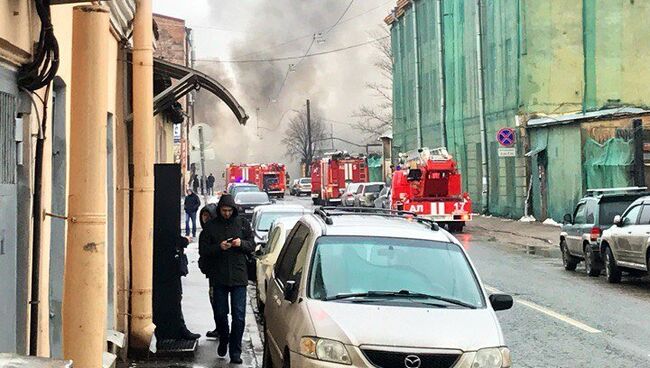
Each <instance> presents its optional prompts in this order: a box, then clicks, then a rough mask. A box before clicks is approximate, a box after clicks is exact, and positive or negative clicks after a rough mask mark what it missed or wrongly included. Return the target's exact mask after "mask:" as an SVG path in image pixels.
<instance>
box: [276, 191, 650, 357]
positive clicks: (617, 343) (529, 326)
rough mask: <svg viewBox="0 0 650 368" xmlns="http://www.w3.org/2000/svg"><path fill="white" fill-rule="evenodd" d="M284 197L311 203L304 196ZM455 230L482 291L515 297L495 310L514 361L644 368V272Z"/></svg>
mask: <svg viewBox="0 0 650 368" xmlns="http://www.w3.org/2000/svg"><path fill="white" fill-rule="evenodd" d="M284 202H287V203H301V204H303V205H304V206H306V207H309V206H311V201H310V200H309V199H308V198H304V197H303V198H294V197H288V198H287V199H285V200H284ZM457 237H458V239H459V240H460V241H461V242H462V243H463V244H464V245H465V247H466V249H467V250H468V252H469V255H470V257H471V259H472V262H474V264H475V266H476V268H477V269H478V272H479V276H480V277H481V278H482V280H483V282H484V283H485V284H486V285H487V286H488V287H489V289H488V291H489V292H496V291H501V292H505V293H508V294H511V295H513V297H514V298H515V305H514V307H513V308H512V309H511V310H508V311H502V312H499V313H498V316H499V320H500V322H501V327H502V329H503V333H504V335H505V338H506V342H507V343H508V345H509V346H510V348H511V350H512V354H513V364H514V366H515V367H617V368H621V367H626V368H627V367H629V368H637V367H650V278H648V277H646V278H637V279H634V278H624V280H623V283H621V284H619V285H612V284H608V283H607V281H606V280H605V278H604V276H601V277H600V278H591V277H588V276H587V275H586V274H585V273H584V269H582V268H581V267H580V266H579V267H578V270H577V271H576V272H567V271H565V270H564V269H563V268H562V263H561V261H560V260H559V259H550V258H543V257H539V256H532V255H527V254H524V253H523V252H521V251H518V250H515V249H513V248H512V247H510V246H508V245H506V244H501V243H499V241H498V240H494V239H493V238H492V239H490V238H488V237H483V236H481V235H480V234H457Z"/></svg>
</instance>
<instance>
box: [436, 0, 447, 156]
mask: <svg viewBox="0 0 650 368" xmlns="http://www.w3.org/2000/svg"><path fill="white" fill-rule="evenodd" d="M436 15H437V18H436V25H437V26H438V39H439V40H438V41H439V42H438V80H439V85H440V89H439V91H440V142H441V144H442V146H443V147H447V120H446V116H445V114H446V112H447V106H446V103H447V102H446V96H445V93H446V89H445V50H444V45H443V42H444V34H443V29H442V22H443V19H444V14H443V13H442V0H437V1H436Z"/></svg>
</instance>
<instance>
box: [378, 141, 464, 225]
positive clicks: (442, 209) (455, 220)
mask: <svg viewBox="0 0 650 368" xmlns="http://www.w3.org/2000/svg"><path fill="white" fill-rule="evenodd" d="M405 156H406V157H405V159H406V163H405V167H402V168H400V170H397V171H395V173H394V174H393V181H392V185H391V208H392V209H396V210H404V211H409V212H414V213H417V214H418V215H421V216H424V217H428V218H430V219H432V220H434V221H437V222H439V223H440V224H441V225H445V224H446V225H447V227H448V229H449V230H450V231H462V230H463V227H464V226H465V223H466V222H467V221H470V220H471V219H472V201H471V199H470V198H469V195H468V194H467V193H465V192H463V191H462V189H461V175H460V172H459V171H458V168H457V167H456V161H454V160H453V158H452V157H451V155H450V154H449V153H448V152H447V150H446V149H445V148H437V149H433V150H429V149H426V148H422V149H419V150H417V152H410V153H407V154H406V155H405Z"/></svg>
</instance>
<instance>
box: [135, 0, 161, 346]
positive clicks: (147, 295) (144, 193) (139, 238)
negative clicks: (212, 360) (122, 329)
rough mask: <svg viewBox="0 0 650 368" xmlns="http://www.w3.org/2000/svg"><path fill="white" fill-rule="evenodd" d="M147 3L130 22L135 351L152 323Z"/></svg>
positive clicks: (146, 337) (139, 3) (148, 338)
mask: <svg viewBox="0 0 650 368" xmlns="http://www.w3.org/2000/svg"><path fill="white" fill-rule="evenodd" d="M151 2H152V0H138V1H137V2H136V12H135V18H134V20H133V86H132V88H133V217H132V227H131V255H132V258H131V259H132V266H131V272H132V274H131V324H130V325H131V330H130V339H129V343H130V347H131V348H132V349H134V350H140V351H145V350H146V349H147V348H148V347H149V344H150V342H151V337H152V335H153V331H154V329H155V326H154V324H153V322H152V285H153V194H154V175H153V169H154V160H155V125H154V121H153V31H152V22H153V20H152V10H151Z"/></svg>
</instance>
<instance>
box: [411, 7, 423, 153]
mask: <svg viewBox="0 0 650 368" xmlns="http://www.w3.org/2000/svg"><path fill="white" fill-rule="evenodd" d="M411 7H412V8H413V52H414V54H415V125H416V129H417V142H418V148H421V147H422V124H421V120H420V52H419V48H418V42H419V40H418V21H417V19H418V17H417V12H416V10H415V0H411Z"/></svg>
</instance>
